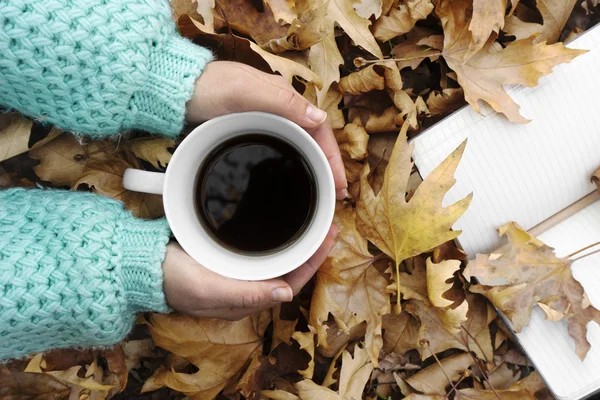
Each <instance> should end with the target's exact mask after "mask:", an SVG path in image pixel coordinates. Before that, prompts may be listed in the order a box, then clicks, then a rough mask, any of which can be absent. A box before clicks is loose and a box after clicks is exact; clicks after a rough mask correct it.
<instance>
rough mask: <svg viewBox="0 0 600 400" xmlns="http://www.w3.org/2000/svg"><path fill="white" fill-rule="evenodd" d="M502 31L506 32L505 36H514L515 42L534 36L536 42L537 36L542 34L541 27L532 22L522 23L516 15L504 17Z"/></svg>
mask: <svg viewBox="0 0 600 400" xmlns="http://www.w3.org/2000/svg"><path fill="white" fill-rule="evenodd" d="M502 30H503V31H504V32H506V34H507V35H510V36H514V37H515V39H516V40H520V39H527V38H528V37H531V36H536V38H535V39H534V41H537V39H538V38H539V34H540V33H541V32H542V25H540V24H536V23H534V22H524V21H521V20H520V19H519V18H518V17H517V16H516V15H509V16H508V17H506V20H505V23H504V28H503V29H502Z"/></svg>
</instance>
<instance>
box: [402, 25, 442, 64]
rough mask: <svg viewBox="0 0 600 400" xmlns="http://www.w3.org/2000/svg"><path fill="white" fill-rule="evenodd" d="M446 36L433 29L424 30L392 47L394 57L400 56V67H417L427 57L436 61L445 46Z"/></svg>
mask: <svg viewBox="0 0 600 400" xmlns="http://www.w3.org/2000/svg"><path fill="white" fill-rule="evenodd" d="M443 43H444V37H443V36H442V35H435V34H433V32H432V31H429V30H423V31H421V32H419V33H416V34H415V35H414V36H412V37H411V38H408V39H405V40H401V41H399V42H398V44H397V45H396V46H394V48H393V49H392V53H393V54H394V57H399V59H398V62H397V64H396V65H397V66H398V69H402V68H405V67H410V68H411V69H413V70H414V69H416V68H417V67H418V66H419V64H421V63H422V62H423V61H424V60H425V59H426V58H429V59H430V60H431V61H436V60H437V59H438V58H439V56H440V51H441V50H442V48H443V45H444V44H443Z"/></svg>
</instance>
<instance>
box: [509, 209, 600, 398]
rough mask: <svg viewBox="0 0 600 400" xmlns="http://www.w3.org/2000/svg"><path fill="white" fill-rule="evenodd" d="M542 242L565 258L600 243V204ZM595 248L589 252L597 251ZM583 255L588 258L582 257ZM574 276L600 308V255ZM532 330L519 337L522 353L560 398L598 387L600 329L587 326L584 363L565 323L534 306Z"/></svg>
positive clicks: (585, 261)
mask: <svg viewBox="0 0 600 400" xmlns="http://www.w3.org/2000/svg"><path fill="white" fill-rule="evenodd" d="M538 238H539V239H540V240H541V241H543V242H544V243H546V244H547V245H549V246H552V247H554V248H555V249H556V254H557V255H558V256H559V257H565V256H567V255H569V254H571V253H573V252H575V251H577V250H579V249H581V248H583V247H585V246H587V245H589V244H592V243H595V242H597V241H599V240H600V200H599V201H596V202H595V203H593V204H591V205H589V206H587V207H586V208H584V209H583V210H581V211H579V212H578V213H576V214H574V215H573V216H571V217H569V218H567V219H565V220H564V221H562V222H560V223H559V224H557V225H555V226H554V227H552V228H550V229H549V230H548V231H546V232H544V233H543V234H541V235H539V236H538ZM596 249H597V248H593V249H591V250H590V252H591V251H593V250H596ZM581 254H585V253H581ZM573 276H574V277H575V279H577V280H578V281H579V282H580V283H581V284H582V286H583V288H584V289H585V291H586V293H587V294H588V296H589V299H590V302H591V303H592V305H594V307H596V308H598V309H600V253H596V254H592V255H590V256H588V257H585V258H582V259H581V260H578V261H575V262H574V263H573ZM533 311H534V312H533V313H532V316H531V321H530V323H529V326H527V327H525V328H524V329H523V331H522V332H521V333H519V334H517V337H518V339H519V342H521V345H522V346H523V349H524V350H525V352H526V353H527V355H528V356H529V358H530V359H531V361H532V362H533V364H534V365H535V367H536V368H537V369H538V371H539V372H540V374H541V375H542V377H543V378H544V380H545V381H546V382H547V383H548V386H549V387H550V389H551V390H552V392H553V393H554V395H555V396H556V397H557V398H559V399H561V400H562V399H566V400H575V399H580V398H582V397H585V396H587V395H589V394H591V393H593V392H595V391H597V390H598V389H599V388H600V327H599V326H598V324H596V323H595V322H591V323H588V334H587V338H588V340H589V341H590V343H591V345H592V348H591V349H590V351H589V352H588V354H587V356H586V358H585V359H584V361H583V362H582V361H581V360H580V359H579V357H578V356H577V355H576V354H575V342H574V341H573V339H571V337H570V336H569V334H568V332H567V323H566V322H565V321H558V322H552V321H547V320H546V319H545V317H544V312H543V311H542V310H541V309H540V308H539V307H534V310H533Z"/></svg>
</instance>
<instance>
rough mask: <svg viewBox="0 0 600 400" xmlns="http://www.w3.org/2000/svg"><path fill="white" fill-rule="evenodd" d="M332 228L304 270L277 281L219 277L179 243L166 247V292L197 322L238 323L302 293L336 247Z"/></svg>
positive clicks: (176, 307)
mask: <svg viewBox="0 0 600 400" xmlns="http://www.w3.org/2000/svg"><path fill="white" fill-rule="evenodd" d="M337 233H338V228H337V227H336V226H332V227H331V229H330V230H329V233H328V234H327V237H326V238H325V241H324V242H323V244H322V245H321V247H320V248H319V250H317V252H316V253H315V254H314V255H313V256H312V257H311V258H310V259H309V260H308V261H307V262H306V263H304V264H303V265H302V266H300V267H299V268H297V269H295V270H294V271H292V272H290V273H289V274H287V275H285V276H282V277H281V278H278V279H270V280H268V281H255V282H250V281H239V280H235V279H230V278H225V277H223V276H221V275H219V274H216V273H214V272H212V271H210V270H208V269H206V268H204V267H203V266H202V265H200V264H198V263H197V262H196V261H194V260H193V259H192V258H191V257H190V256H188V255H187V253H186V252H185V251H183V249H182V248H181V247H180V246H179V245H178V244H177V243H169V244H168V245H167V255H166V256H165V260H164V262H163V273H164V291H165V296H166V298H167V304H168V305H169V307H171V308H172V309H174V310H176V311H179V312H181V313H183V314H187V315H191V316H193V317H197V318H221V319H230V320H236V319H241V318H244V317H245V316H248V315H250V314H253V313H255V312H256V311H258V310H261V309H264V308H268V307H273V306H274V305H276V304H278V303H282V302H286V301H291V300H292V297H293V296H294V295H296V294H298V292H299V291H300V289H302V287H303V286H304V285H305V284H306V282H308V281H309V280H310V278H311V277H312V276H313V275H314V274H315V272H316V271H317V269H318V268H319V266H320V265H321V264H322V263H323V261H325V258H326V257H327V254H329V251H330V250H331V248H332V247H333V245H334V244H335V237H336V236H337Z"/></svg>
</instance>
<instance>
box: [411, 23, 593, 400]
mask: <svg viewBox="0 0 600 400" xmlns="http://www.w3.org/2000/svg"><path fill="white" fill-rule="evenodd" d="M568 47H571V48H578V49H589V50H590V51H589V52H588V53H586V54H584V55H581V56H579V57H577V58H576V59H575V60H573V61H572V62H571V63H570V64H563V65H559V66H557V67H555V68H554V70H553V73H552V74H551V75H549V76H547V77H543V78H541V79H540V84H539V86H538V87H536V88H522V87H517V86H506V90H507V92H508V93H509V94H510V95H511V96H512V98H513V99H514V100H515V101H516V102H517V103H518V104H519V105H521V113H522V114H523V115H524V116H525V117H526V118H529V119H532V120H533V121H532V122H530V123H529V124H526V125H517V124H512V123H510V122H508V121H507V120H506V118H505V117H503V116H502V115H500V114H497V113H495V112H494V111H493V110H491V108H489V107H487V108H486V109H485V110H484V112H483V114H484V115H483V116H482V115H479V114H477V113H475V112H474V111H473V110H472V109H471V108H470V107H466V108H463V109H461V110H459V111H457V112H455V113H454V114H452V115H451V116H449V117H447V118H446V119H444V120H442V121H440V122H439V123H438V124H436V125H434V126H433V127H431V128H430V129H428V130H426V131H424V132H423V133H422V134H421V135H419V136H418V137H416V138H415V139H414V142H415V149H414V152H413V158H414V161H415V164H416V166H417V168H418V170H419V172H420V173H421V175H422V176H423V177H426V176H427V175H429V173H431V171H433V169H434V168H435V167H436V166H437V165H439V164H440V163H441V162H442V161H443V160H444V159H445V158H446V157H447V156H448V155H449V154H450V153H451V152H452V151H453V150H454V149H455V148H456V147H458V146H459V145H460V143H461V142H462V141H463V140H464V139H466V138H468V143H467V147H466V149H465V153H464V156H463V159H462V161H461V163H460V164H459V167H458V169H457V171H456V175H455V176H456V179H457V183H456V184H455V186H454V187H453V188H452V189H451V190H450V191H449V192H448V194H447V195H446V197H445V198H444V202H443V204H444V206H448V205H450V204H452V203H454V202H456V201H458V200H460V199H462V198H463V197H464V196H465V195H467V194H468V193H470V192H473V201H472V203H471V206H470V207H469V209H468V210H467V211H466V213H465V214H464V215H463V216H462V217H461V219H459V221H458V222H457V223H456V224H455V225H454V226H453V228H454V229H461V230H462V231H463V232H462V234H461V235H460V236H459V240H460V243H461V245H462V246H463V247H464V249H465V251H466V252H467V253H468V254H469V258H474V257H475V254H476V253H488V252H490V251H492V250H493V249H495V248H497V247H498V246H499V244H500V243H499V239H498V234H497V232H496V228H498V227H500V226H502V225H504V224H505V223H507V222H510V221H516V222H517V223H519V224H520V225H521V226H522V227H523V228H525V229H530V228H532V227H534V226H536V225H538V224H539V223H541V222H542V221H544V220H546V219H548V218H549V217H551V216H552V215H554V214H556V213H557V212H559V211H561V210H563V209H565V208H567V207H568V206H569V205H571V204H573V203H574V202H576V201H577V200H579V199H581V198H583V197H585V196H586V195H588V194H589V193H591V192H592V191H593V190H595V186H594V185H593V184H592V183H590V181H589V178H590V176H591V174H592V173H593V172H594V171H595V170H596V168H598V167H599V166H600V111H599V110H598V105H597V104H598V102H597V101H596V98H595V97H596V96H597V93H600V76H599V74H598V72H597V71H598V70H599V68H598V67H599V66H600V28H598V27H596V28H594V29H592V30H590V31H588V32H587V33H586V34H584V35H583V36H581V37H579V38H577V39H576V40H575V41H573V42H571V43H570V44H569V46H568ZM539 238H540V239H541V240H542V241H544V242H545V243H547V244H548V245H550V246H553V247H555V248H556V251H557V254H558V255H559V256H564V255H567V254H570V253H571V252H573V251H575V250H577V249H579V248H582V247H584V246H586V245H588V244H591V243H594V242H597V241H599V240H600V201H597V202H595V203H593V204H592V205H590V206H588V207H586V208H584V209H583V210H581V211H579V212H578V213H576V214H574V215H573V216H571V217H569V218H567V219H565V220H564V221H562V222H560V223H559V224H558V225H556V226H554V227H552V228H551V229H550V230H548V231H547V232H545V233H543V234H542V235H539ZM573 269H574V276H575V278H576V279H577V280H579V281H580V282H581V283H582V285H583V286H584V288H585V289H586V291H587V293H588V295H589V297H590V301H591V302H592V304H593V305H595V306H596V307H597V308H599V309H600V254H594V255H591V256H589V257H587V258H584V259H582V260H580V261H577V262H576V263H575V264H574V266H573ZM517 336H518V339H519V341H520V342H521V344H522V345H523V348H524V350H525V352H526V353H527V354H528V356H529V357H530V359H531V360H532V361H533V363H534V364H535V366H536V367H537V369H538V370H539V371H540V373H541V374H542V376H543V378H544V379H545V380H546V383H547V384H548V386H549V388H550V390H552V392H553V393H554V394H555V396H556V397H557V398H559V399H561V400H562V399H564V400H577V399H581V398H583V397H585V396H587V395H589V394H591V393H593V392H596V391H598V390H599V389H600V327H599V326H598V325H597V324H596V323H589V324H588V339H589V341H590V343H591V344H592V348H591V350H590V351H589V353H588V355H587V357H586V359H585V360H584V361H583V362H582V361H581V360H580V359H579V358H578V357H577V355H576V354H575V344H574V341H573V339H571V338H570V336H569V335H568V333H567V325H566V323H565V322H550V321H546V320H545V319H544V313H543V312H542V311H541V310H540V309H539V308H538V307H535V308H534V312H533V313H532V318H531V321H530V324H529V326H528V327H526V328H524V330H523V331H522V332H521V333H520V334H518V335H517Z"/></svg>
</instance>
